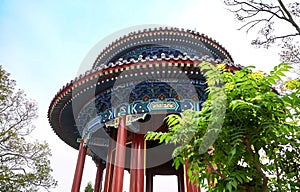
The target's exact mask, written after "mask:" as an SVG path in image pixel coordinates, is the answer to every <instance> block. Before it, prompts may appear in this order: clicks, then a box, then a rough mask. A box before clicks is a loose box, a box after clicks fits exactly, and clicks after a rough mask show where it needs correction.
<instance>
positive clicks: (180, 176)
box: [177, 166, 184, 192]
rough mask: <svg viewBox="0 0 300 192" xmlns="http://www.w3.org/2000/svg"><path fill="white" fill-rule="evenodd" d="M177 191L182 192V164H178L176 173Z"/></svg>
mask: <svg viewBox="0 0 300 192" xmlns="http://www.w3.org/2000/svg"><path fill="white" fill-rule="evenodd" d="M177 182H178V192H184V170H183V166H180V168H179V173H178V175H177Z"/></svg>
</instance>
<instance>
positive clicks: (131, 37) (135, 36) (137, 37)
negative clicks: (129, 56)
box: [93, 27, 233, 68]
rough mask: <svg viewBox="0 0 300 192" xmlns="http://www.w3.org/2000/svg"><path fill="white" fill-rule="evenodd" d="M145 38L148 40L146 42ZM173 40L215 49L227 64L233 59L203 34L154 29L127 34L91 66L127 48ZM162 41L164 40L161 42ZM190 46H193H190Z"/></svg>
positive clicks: (172, 29)
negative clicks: (190, 41) (188, 39)
mask: <svg viewBox="0 0 300 192" xmlns="http://www.w3.org/2000/svg"><path fill="white" fill-rule="evenodd" d="M145 38H148V39H147V40H146V39H145ZM174 38H175V39H176V38H178V39H181V40H183V41H182V42H177V43H179V44H180V43H183V42H184V41H185V40H187V38H190V40H192V39H193V40H194V41H193V42H194V43H197V42H201V43H203V44H205V45H206V46H207V47H210V48H209V50H210V51H212V49H215V50H217V51H218V55H219V57H220V56H221V55H223V57H224V58H226V59H227V60H228V61H229V62H231V63H233V59H232V57H231V55H230V54H229V52H228V51H227V50H226V49H225V48H224V47H223V46H221V45H220V44H219V43H218V42H217V41H215V40H213V39H211V38H209V37H208V36H206V35H204V34H200V33H198V32H196V31H192V30H184V29H181V30H180V29H178V28H167V27H166V28H154V29H151V28H150V29H145V30H143V31H137V32H132V33H129V34H128V35H126V36H124V37H122V38H120V39H118V40H116V41H115V42H113V43H111V44H110V45H109V46H107V47H106V48H105V49H104V50H103V51H102V52H101V53H100V54H99V55H98V57H97V59H96V60H95V63H94V64H93V68H95V67H96V66H97V65H98V64H99V63H100V64H101V63H105V62H107V61H109V60H110V59H112V58H113V57H115V56H117V55H118V54H119V53H120V52H121V51H123V50H126V49H128V48H131V47H134V46H137V45H140V44H153V43H154V44H155V43H158V44H160V43H161V44H162V45H164V43H165V41H170V42H176V41H174ZM162 39H164V40H162ZM190 45H191V46H192V45H193V43H192V44H190Z"/></svg>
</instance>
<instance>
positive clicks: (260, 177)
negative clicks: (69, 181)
mask: <svg viewBox="0 0 300 192" xmlns="http://www.w3.org/2000/svg"><path fill="white" fill-rule="evenodd" d="M220 67H221V72H219V73H218V70H217V69H216V67H214V66H212V65H211V64H209V63H202V64H201V70H202V71H203V73H204V75H205V76H206V79H207V83H208V89H207V91H208V99H207V100H206V101H205V103H204V105H203V108H202V110H201V111H199V112H197V111H185V112H183V113H182V114H181V116H179V115H176V114H173V115H170V116H168V117H167V119H166V121H167V123H168V126H169V132H168V133H156V132H150V133H148V135H147V137H146V138H148V139H149V138H151V139H155V138H159V139H160V141H161V142H166V143H174V144H176V145H180V146H179V147H177V148H176V149H175V150H174V152H173V157H174V164H173V165H174V166H175V167H176V168H178V167H179V165H180V164H184V163H185V161H188V163H189V167H188V171H187V173H188V175H189V177H190V179H191V181H196V182H197V183H198V185H201V186H202V187H206V188H208V190H209V191H249V192H251V191H262V192H264V191H299V190H300V170H299V166H300V141H299V138H300V129H299V119H300V89H299V84H300V83H299V82H297V83H295V84H294V86H290V88H292V89H293V91H291V92H290V93H289V94H286V95H284V96H280V95H278V94H276V92H274V89H272V86H273V85H274V84H275V83H276V81H277V80H280V78H281V77H282V76H284V72H286V71H288V69H289V68H290V66H289V65H287V64H284V63H283V64H280V65H278V66H276V67H275V68H274V70H273V71H271V72H270V74H269V75H266V74H263V73H261V72H255V73H254V72H252V70H251V68H250V67H246V68H244V69H242V70H240V71H236V72H235V73H232V72H228V71H226V70H225V69H224V68H223V67H222V65H220ZM295 85H296V86H295ZM220 97H222V98H220ZM220 101H222V102H220ZM223 109H225V112H224V113H223V112H222V111H223ZM211 140H213V141H214V142H211ZM207 181H209V183H210V184H211V185H210V186H207V185H206V184H205V182H207Z"/></svg>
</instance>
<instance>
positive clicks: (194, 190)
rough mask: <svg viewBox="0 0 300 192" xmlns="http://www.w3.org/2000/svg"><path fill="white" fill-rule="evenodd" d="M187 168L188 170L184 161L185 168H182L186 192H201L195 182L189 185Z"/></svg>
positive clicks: (186, 162)
mask: <svg viewBox="0 0 300 192" xmlns="http://www.w3.org/2000/svg"><path fill="white" fill-rule="evenodd" d="M188 168H189V165H188V161H187V160H186V161H185V166H184V169H185V184H186V192H201V188H200V186H199V187H197V186H196V182H194V183H191V182H190V181H189V176H188V174H187V171H188Z"/></svg>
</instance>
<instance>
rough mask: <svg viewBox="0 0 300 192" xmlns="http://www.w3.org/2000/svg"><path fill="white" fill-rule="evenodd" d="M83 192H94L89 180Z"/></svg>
mask: <svg viewBox="0 0 300 192" xmlns="http://www.w3.org/2000/svg"><path fill="white" fill-rule="evenodd" d="M84 192H94V189H93V186H92V183H91V182H88V184H87V185H86V187H85V188H84Z"/></svg>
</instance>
